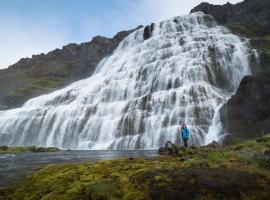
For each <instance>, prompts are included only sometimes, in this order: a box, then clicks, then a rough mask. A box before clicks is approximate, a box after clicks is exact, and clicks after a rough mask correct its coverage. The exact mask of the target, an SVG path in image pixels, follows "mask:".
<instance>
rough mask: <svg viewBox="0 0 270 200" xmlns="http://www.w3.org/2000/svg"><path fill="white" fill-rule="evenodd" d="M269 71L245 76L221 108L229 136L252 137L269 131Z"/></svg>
mask: <svg viewBox="0 0 270 200" xmlns="http://www.w3.org/2000/svg"><path fill="white" fill-rule="evenodd" d="M269 111H270V71H265V72H262V73H258V74H255V75H250V76H246V77H245V78H244V79H243V80H242V82H241V83H240V86H239V89H238V91H237V93H236V94H235V95H234V96H232V98H231V99H230V100H229V101H228V102H227V104H226V105H225V106H224V107H223V108H222V109H221V119H222V122H223V125H224V128H225V129H226V130H227V131H228V132H229V133H230V134H231V136H235V137H240V138H245V139H247V138H253V137H254V135H257V136H259V135H261V134H265V133H268V132H270V123H269V122H270V112H269Z"/></svg>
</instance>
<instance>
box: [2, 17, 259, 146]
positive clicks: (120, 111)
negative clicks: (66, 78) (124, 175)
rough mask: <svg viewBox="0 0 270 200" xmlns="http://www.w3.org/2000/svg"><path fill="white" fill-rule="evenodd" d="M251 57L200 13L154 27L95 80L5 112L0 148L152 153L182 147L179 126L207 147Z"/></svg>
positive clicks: (132, 38) (241, 42) (129, 42)
mask: <svg viewBox="0 0 270 200" xmlns="http://www.w3.org/2000/svg"><path fill="white" fill-rule="evenodd" d="M147 34H148V36H149V37H147V38H146V37H145V35H147ZM253 55H254V52H253V50H251V49H250V48H249V42H248V40H246V39H243V38H240V37H238V36H236V35H234V34H232V33H231V32H230V31H229V30H228V29H226V28H225V27H223V26H220V25H218V24H217V23H216V22H215V20H214V19H213V18H212V17H211V16H209V15H205V14H203V13H201V12H198V13H193V14H190V15H186V16H181V17H175V18H173V19H170V20H166V21H164V22H161V23H156V24H152V25H151V27H150V26H149V27H146V28H142V29H139V30H137V31H135V32H133V33H132V34H130V35H129V36H127V37H126V38H125V39H124V40H123V41H122V42H121V44H120V45H119V46H118V48H117V49H116V50H115V51H114V53H113V54H112V55H111V56H109V57H107V58H105V59H103V61H102V62H101V63H100V64H99V66H98V67H97V69H96V72H95V73H94V75H92V76H91V77H89V78H87V79H85V80H80V81H77V82H75V83H73V84H71V85H69V86H68V87H66V88H63V89H61V90H58V91H55V92H52V93H50V94H46V95H42V96H39V97H36V98H33V99H30V100H29V101H27V102H26V103H25V104H24V105H23V106H22V107H21V108H17V109H12V110H7V111H1V112H0V145H8V146H29V145H37V146H45V147H46V146H56V147H59V148H62V149H154V148H158V147H159V146H161V145H164V143H165V142H166V141H167V140H170V141H172V142H176V143H180V142H181V138H180V134H179V124H182V123H186V124H187V126H188V128H189V129H190V132H191V139H190V142H191V143H193V144H196V145H203V144H204V143H205V140H206V137H207V135H208V137H207V140H209V137H210V139H211V137H213V138H218V137H217V134H218V133H214V134H215V136H211V134H212V133H209V131H212V130H215V128H214V127H213V123H212V122H213V121H215V120H213V118H214V116H215V112H216V110H217V109H218V108H219V107H220V105H221V104H223V103H224V102H225V101H226V100H227V99H228V98H229V97H230V96H231V95H232V94H234V93H235V91H236V89H237V87H238V85H239V83H240V80H241V79H242V78H243V76H245V75H247V74H249V73H250V58H251V57H252V56H253ZM216 118H218V117H216ZM215 123H216V124H218V122H215ZM211 126H212V128H210V127H211ZM216 132H217V131H216ZM209 134H210V135H209Z"/></svg>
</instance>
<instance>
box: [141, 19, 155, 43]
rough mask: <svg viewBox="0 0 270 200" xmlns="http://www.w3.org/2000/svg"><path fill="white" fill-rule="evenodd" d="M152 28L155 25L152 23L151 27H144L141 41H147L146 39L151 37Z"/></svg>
mask: <svg viewBox="0 0 270 200" xmlns="http://www.w3.org/2000/svg"><path fill="white" fill-rule="evenodd" d="M154 27H155V24H154V23H152V24H151V25H149V26H146V27H145V28H144V31H143V39H144V40H147V39H149V38H150V37H151V36H152V32H153V30H154Z"/></svg>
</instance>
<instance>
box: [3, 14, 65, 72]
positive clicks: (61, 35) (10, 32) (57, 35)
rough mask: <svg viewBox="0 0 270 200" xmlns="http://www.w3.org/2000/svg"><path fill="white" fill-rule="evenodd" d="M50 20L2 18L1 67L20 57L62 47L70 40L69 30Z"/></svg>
mask: <svg viewBox="0 0 270 200" xmlns="http://www.w3.org/2000/svg"><path fill="white" fill-rule="evenodd" d="M56 26H57V25H56V24H53V23H50V22H44V21H43V22H41V23H39V22H38V21H32V22H31V23H26V22H25V21H23V20H21V19H18V18H12V19H11V18H8V20H7V18H3V17H2V18H1V19H0V27H2V28H1V31H0V68H5V67H7V66H8V65H10V64H13V63H15V62H16V61H18V60H19V59H20V58H23V57H27V56H31V55H32V54H37V53H41V52H48V51H50V50H52V49H54V48H56V47H60V46H62V45H64V44H66V43H67V41H68V40H69V37H68V34H67V33H68V31H67V30H66V29H65V28H63V27H58V28H57V27H56Z"/></svg>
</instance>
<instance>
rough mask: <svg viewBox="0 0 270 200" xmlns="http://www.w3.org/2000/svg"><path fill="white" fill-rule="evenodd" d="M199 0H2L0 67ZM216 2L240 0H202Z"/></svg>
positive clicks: (146, 20) (161, 16) (183, 10)
mask: <svg viewBox="0 0 270 200" xmlns="http://www.w3.org/2000/svg"><path fill="white" fill-rule="evenodd" d="M201 1H202V0H0V27H1V28H0V68H5V67H7V66H8V65H10V64H13V63H15V62H16V61H18V60H19V59H20V58H22V57H31V56H32V55H33V54H38V53H42V52H44V53H47V52H48V51H50V50H53V49H55V48H61V47H62V46H63V45H66V44H68V43H71V42H75V43H81V42H86V41H90V40H91V38H92V37H93V36H95V35H103V36H107V37H112V36H113V35H115V34H116V33H117V32H118V31H121V30H128V29H131V28H135V27H137V26H138V25H146V24H149V23H150V22H157V21H161V20H163V19H166V18H169V17H173V16H177V15H184V14H188V13H189V11H190V10H191V8H193V7H194V6H196V5H198V4H199V3H200V2H201ZM203 1H207V2H210V3H214V4H224V3H226V2H227V1H229V2H231V3H237V2H240V1H241V0H203Z"/></svg>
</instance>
